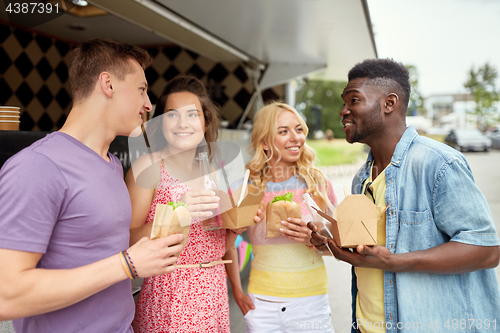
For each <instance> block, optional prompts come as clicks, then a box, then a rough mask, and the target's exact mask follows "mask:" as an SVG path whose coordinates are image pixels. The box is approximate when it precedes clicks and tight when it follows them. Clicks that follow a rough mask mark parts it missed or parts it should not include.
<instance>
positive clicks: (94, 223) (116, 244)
mask: <svg viewBox="0 0 500 333" xmlns="http://www.w3.org/2000/svg"><path fill="white" fill-rule="evenodd" d="M109 157H110V159H111V162H110V163H108V162H106V161H105V160H104V159H103V158H102V157H101V156H99V155H98V154H97V153H96V152H94V151H93V150H91V149H90V148H89V147H87V146H85V145H84V144H82V143H81V142H80V141H78V140H76V139H75V138H73V137H71V136H69V135H67V134H64V133H61V132H54V133H51V134H48V135H47V136H46V137H44V138H43V139H41V140H38V141H37V142H35V143H34V144H32V145H31V146H29V147H27V148H26V149H24V150H22V151H21V152H19V153H18V154H16V155H15V156H13V157H12V158H10V159H9V160H8V161H7V162H6V163H5V164H4V166H3V167H2V169H1V171H0V248H5V249H12V250H19V251H27V252H37V253H43V255H42V257H41V259H40V261H39V263H38V265H37V267H39V268H49V269H69V268H75V267H80V266H84V265H87V264H90V263H93V262H96V261H98V260H101V259H104V258H107V257H110V256H112V255H115V254H117V253H119V252H120V251H123V250H125V249H127V248H128V243H129V228H130V221H131V216H132V208H131V204H130V198H129V195H128V191H127V188H126V186H125V183H124V181H123V169H122V167H121V164H120V162H119V160H118V159H117V158H116V157H115V156H114V155H112V154H109ZM56 292H57V291H56ZM133 317H134V300H133V298H132V294H131V282H130V280H124V281H121V282H119V283H117V284H115V285H113V286H111V287H109V288H107V289H105V290H103V291H101V292H98V293H97V294H94V295H93V296H90V297H89V298H87V299H85V300H83V301H81V302H79V303H76V304H74V305H72V306H69V307H67V308H64V309H61V310H57V311H53V312H49V313H45V314H42V315H37V316H33V317H28V318H23V319H17V320H14V321H13V322H14V327H15V329H16V332H50V333H57V332H64V333H67V332H113V333H116V332H132V328H131V323H132V320H133Z"/></svg>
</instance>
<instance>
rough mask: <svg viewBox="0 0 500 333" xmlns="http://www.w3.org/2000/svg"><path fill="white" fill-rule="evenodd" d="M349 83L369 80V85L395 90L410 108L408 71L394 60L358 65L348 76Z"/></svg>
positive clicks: (364, 62)
mask: <svg viewBox="0 0 500 333" xmlns="http://www.w3.org/2000/svg"><path fill="white" fill-rule="evenodd" d="M347 77H348V79H349V81H351V80H354V79H359V78H368V79H369V81H370V82H368V83H369V84H374V85H378V86H385V87H388V88H391V89H394V90H395V92H396V93H397V94H398V95H401V96H400V97H401V100H402V101H403V102H404V103H405V106H406V107H408V103H409V101H410V93H411V85H410V75H409V73H408V69H407V68H406V67H405V66H404V65H403V64H402V63H400V62H397V61H394V60H392V59H367V60H364V61H362V62H360V63H358V64H356V65H355V66H354V67H353V68H351V70H350V71H349V73H348V74H347Z"/></svg>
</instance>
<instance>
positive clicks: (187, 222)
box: [150, 204, 191, 246]
mask: <svg viewBox="0 0 500 333" xmlns="http://www.w3.org/2000/svg"><path fill="white" fill-rule="evenodd" d="M190 228H191V214H189V211H188V210H187V209H186V208H185V207H177V208H176V209H175V210H174V208H173V207H172V206H170V205H168V204H157V205H156V211H155V217H154V220H153V227H152V228H151V236H150V238H151V239H156V238H162V237H167V236H170V235H174V234H184V240H183V241H182V242H181V243H182V245H183V246H184V245H186V241H187V238H188V234H189V229H190Z"/></svg>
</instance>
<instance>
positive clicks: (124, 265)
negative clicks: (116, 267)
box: [118, 252, 134, 280]
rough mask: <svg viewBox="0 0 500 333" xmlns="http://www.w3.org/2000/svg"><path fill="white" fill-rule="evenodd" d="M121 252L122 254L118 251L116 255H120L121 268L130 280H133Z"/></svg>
mask: <svg viewBox="0 0 500 333" xmlns="http://www.w3.org/2000/svg"><path fill="white" fill-rule="evenodd" d="M122 254H123V252H122V253H120V254H119V255H118V256H119V257H120V260H121V262H122V266H123V269H124V270H125V274H127V276H128V278H129V279H130V280H133V279H134V278H133V277H132V275H131V274H130V271H129V269H128V267H127V266H128V265H127V261H126V260H125V258H124V257H123V255H122Z"/></svg>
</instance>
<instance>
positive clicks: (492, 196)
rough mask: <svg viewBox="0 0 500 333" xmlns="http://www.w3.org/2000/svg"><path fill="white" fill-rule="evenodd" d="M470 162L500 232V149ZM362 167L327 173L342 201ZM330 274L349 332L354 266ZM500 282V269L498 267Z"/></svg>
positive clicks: (336, 266) (336, 319) (341, 325)
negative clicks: (351, 276)
mask: <svg viewBox="0 0 500 333" xmlns="http://www.w3.org/2000/svg"><path fill="white" fill-rule="evenodd" d="M465 156H466V158H467V160H468V161H469V164H470V166H471V169H472V171H473V173H474V177H475V180H476V182H477V184H478V186H479V188H480V189H481V191H482V192H483V194H484V195H485V197H486V199H487V200H488V204H489V206H490V209H491V212H492V214H493V219H494V220H495V223H496V228H497V230H499V231H500V186H499V184H500V170H499V168H498V166H499V165H500V150H493V151H491V152H489V153H465ZM358 167H359V164H356V165H348V166H340V167H330V168H327V169H326V170H325V172H326V174H327V175H328V176H329V177H330V179H332V181H333V182H334V189H335V192H336V193H337V195H338V196H339V199H340V198H343V196H344V195H343V191H344V190H343V188H344V186H349V187H350V183H351V180H352V175H353V173H354V172H355V171H356V170H357V169H358ZM325 265H326V269H327V273H328V288H329V293H328V294H329V301H330V306H331V308H332V319H333V323H334V325H337V327H338V329H336V332H337V333H348V332H350V330H349V322H350V318H351V310H350V303H351V296H350V266H349V265H347V264H345V263H342V262H339V261H336V260H335V259H333V258H325ZM496 272H497V276H498V277H499V281H500V266H498V267H497V268H496ZM242 276H243V278H242V283H243V285H244V288H245V289H246V286H247V285H248V268H247V269H246V270H245V271H244V272H243V274H242ZM230 314H231V331H232V332H233V333H243V332H245V331H246V325H245V321H244V319H243V316H242V315H241V312H240V310H239V308H238V306H237V305H236V304H235V302H234V301H233V300H232V296H231V293H230ZM12 332H14V331H13V330H12V326H11V324H10V322H0V333H12Z"/></svg>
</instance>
